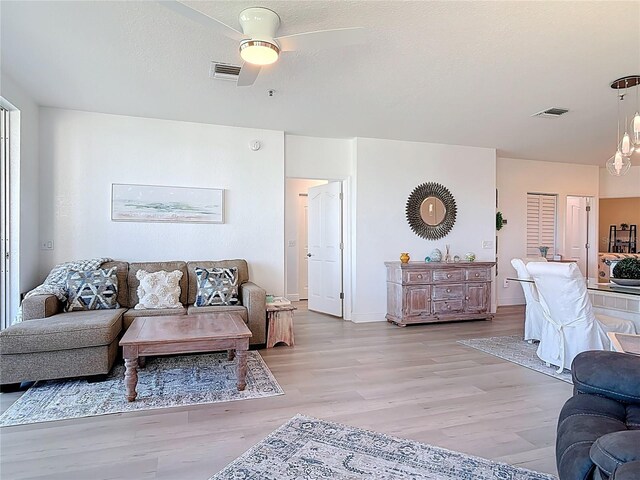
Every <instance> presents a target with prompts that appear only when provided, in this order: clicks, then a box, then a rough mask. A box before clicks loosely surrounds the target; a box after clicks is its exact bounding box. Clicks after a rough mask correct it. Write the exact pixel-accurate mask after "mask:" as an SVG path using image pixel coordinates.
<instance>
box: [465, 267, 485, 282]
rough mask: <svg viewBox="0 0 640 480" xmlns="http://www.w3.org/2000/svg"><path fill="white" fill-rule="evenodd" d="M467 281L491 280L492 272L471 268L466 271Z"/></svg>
mask: <svg viewBox="0 0 640 480" xmlns="http://www.w3.org/2000/svg"><path fill="white" fill-rule="evenodd" d="M466 273H467V280H485V281H486V280H489V277H490V276H491V270H488V269H486V268H469V269H467V271H466Z"/></svg>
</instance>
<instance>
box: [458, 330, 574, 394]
mask: <svg viewBox="0 0 640 480" xmlns="http://www.w3.org/2000/svg"><path fill="white" fill-rule="evenodd" d="M458 343H461V344H463V345H466V346H468V347H472V348H475V349H477V350H480V351H482V352H485V353H488V354H489V355H493V356H494V357H499V358H502V359H504V360H508V361H509V362H513V363H517V364H518V365H522V366H523V367H527V368H530V369H531V370H535V371H536V372H540V373H544V374H545V375H549V376H550V377H555V378H557V379H559V380H562V381H563V382H567V383H573V381H572V380H571V371H569V370H567V369H565V370H564V371H563V372H562V373H556V370H557V367H554V366H551V367H547V365H546V364H545V363H544V362H543V361H542V360H540V359H539V358H538V356H537V355H536V350H537V349H538V344H537V343H534V344H531V343H529V342H526V341H524V340H523V339H522V337H520V336H518V335H512V336H508V337H489V338H471V339H469V340H458Z"/></svg>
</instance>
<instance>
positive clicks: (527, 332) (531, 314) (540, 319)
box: [511, 257, 547, 343]
mask: <svg viewBox="0 0 640 480" xmlns="http://www.w3.org/2000/svg"><path fill="white" fill-rule="evenodd" d="M546 261H547V259H546V258H544V257H535V258H524V259H522V258H514V259H512V260H511V265H513V268H515V269H516V272H517V274H518V278H521V279H523V280H531V282H520V285H521V286H522V291H523V292H524V299H525V301H526V307H525V308H526V310H525V314H524V339H525V340H527V341H528V342H529V343H531V342H532V341H533V340H540V336H541V335H542V326H543V325H544V322H545V319H544V312H543V311H542V305H540V298H539V296H538V290H537V289H536V286H535V284H534V283H533V278H532V277H531V275H529V272H528V270H527V267H526V266H525V265H526V264H527V263H529V262H546Z"/></svg>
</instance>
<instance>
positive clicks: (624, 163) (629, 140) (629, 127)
mask: <svg viewBox="0 0 640 480" xmlns="http://www.w3.org/2000/svg"><path fill="white" fill-rule="evenodd" d="M639 84H640V75H629V76H626V77H622V78H619V79H617V80H614V81H613V82H611V88H613V89H615V90H618V137H617V145H618V148H617V150H616V153H615V154H614V155H613V157H611V158H610V159H609V160H607V163H606V166H607V170H608V171H609V173H610V174H611V175H614V176H617V177H619V176H622V175H625V174H626V173H627V172H628V171H629V169H630V168H631V158H630V157H631V155H633V153H634V152H640V112H639V111H640V107H639V106H638V89H637V88H636V113H635V115H634V116H633V119H632V120H631V122H630V123H629V119H628V117H627V116H626V114H625V111H624V106H623V117H624V122H623V125H624V134H623V135H622V138H621V137H620V105H621V104H622V102H623V101H624V97H625V96H626V95H627V89H628V88H631V87H637V86H638V85H639ZM629 131H631V133H629Z"/></svg>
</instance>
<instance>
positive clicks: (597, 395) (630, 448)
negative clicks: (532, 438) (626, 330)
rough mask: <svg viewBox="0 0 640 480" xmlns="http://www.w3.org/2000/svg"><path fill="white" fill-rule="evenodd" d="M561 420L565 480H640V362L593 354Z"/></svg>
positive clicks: (580, 369)
mask: <svg viewBox="0 0 640 480" xmlns="http://www.w3.org/2000/svg"><path fill="white" fill-rule="evenodd" d="M571 374H572V376H573V385H574V395H573V397H571V398H570V399H569V400H567V402H566V403H565V405H564V407H563V408H562V411H561V412H560V418H559V420H558V434H557V437H556V462H557V465H558V473H559V475H560V480H638V479H640V356H635V355H629V354H624V353H615V352H605V351H588V352H582V353H580V354H579V355H578V356H577V357H576V358H575V359H574V361H573V365H572V367H571Z"/></svg>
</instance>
